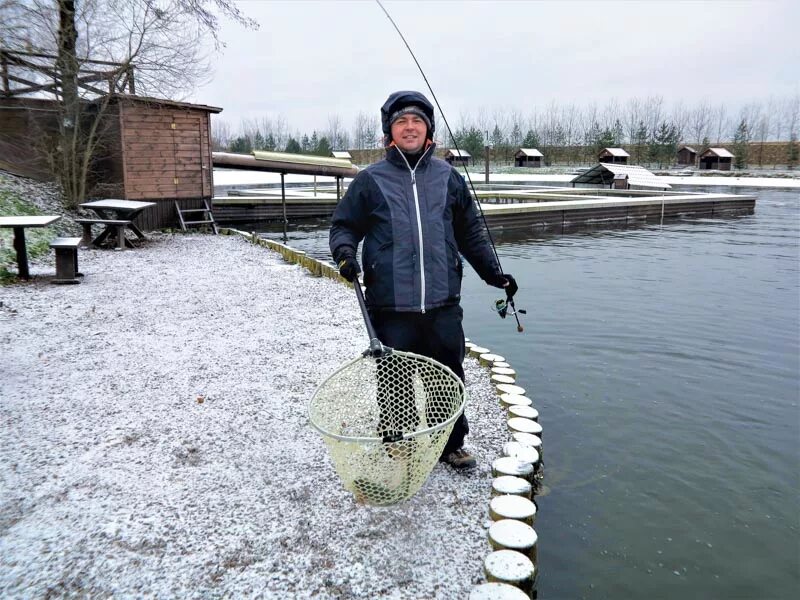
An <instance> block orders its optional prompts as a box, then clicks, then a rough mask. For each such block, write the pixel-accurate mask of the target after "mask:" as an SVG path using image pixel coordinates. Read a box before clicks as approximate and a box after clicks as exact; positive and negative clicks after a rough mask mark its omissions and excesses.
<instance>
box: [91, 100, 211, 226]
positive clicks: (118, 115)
mask: <svg viewBox="0 0 800 600" xmlns="http://www.w3.org/2000/svg"><path fill="white" fill-rule="evenodd" d="M221 111H222V109H221V108H216V107H213V106H206V105H202V104H189V103H186V102H173V101H170V100H160V99H156V98H144V97H141V96H115V99H114V102H113V104H112V106H110V107H109V132H108V138H109V142H108V145H107V149H108V151H107V153H106V158H104V159H102V160H101V161H100V162H99V167H100V171H101V176H100V181H99V182H98V184H97V185H96V186H95V188H94V189H93V190H92V195H93V196H94V197H98V198H125V199H126V200H142V201H148V202H156V207H154V208H151V209H148V210H146V211H145V212H144V213H142V217H143V223H142V225H143V227H146V228H148V229H155V228H159V227H170V226H175V225H176V224H177V222H178V221H177V219H178V215H177V212H176V210H175V202H176V201H177V202H178V204H179V205H180V207H181V209H188V208H203V200H204V199H205V201H207V202H209V201H210V200H211V198H212V196H213V195H214V183H213V180H212V175H213V170H212V164H211V140H210V130H211V124H210V115H211V114H212V113H219V112H221Z"/></svg>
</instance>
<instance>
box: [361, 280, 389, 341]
mask: <svg viewBox="0 0 800 600" xmlns="http://www.w3.org/2000/svg"><path fill="white" fill-rule="evenodd" d="M353 287H354V288H355V290H356V298H358V306H359V307H360V308H361V316H363V317H364V325H365V326H366V328H367V335H369V354H370V355H371V356H375V357H378V356H383V355H384V354H386V353H387V348H385V347H384V346H383V344H381V342H380V340H379V339H378V334H377V333H375V328H374V327H373V326H372V321H371V320H370V318H369V312H367V304H366V302H364V292H362V291H361V282H360V281H359V280H358V277H356V278H355V279H354V280H353Z"/></svg>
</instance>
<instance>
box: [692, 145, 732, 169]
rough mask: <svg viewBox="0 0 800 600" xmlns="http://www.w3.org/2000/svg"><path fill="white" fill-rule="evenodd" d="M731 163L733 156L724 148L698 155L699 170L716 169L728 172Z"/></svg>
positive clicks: (712, 149) (713, 149) (710, 149)
mask: <svg viewBox="0 0 800 600" xmlns="http://www.w3.org/2000/svg"><path fill="white" fill-rule="evenodd" d="M732 163H733V154H731V153H730V152H729V151H728V150H726V149H725V148H709V149H708V150H706V151H705V152H703V153H702V154H701V155H700V165H699V166H700V168H701V169H716V170H718V171H730V170H731V164H732Z"/></svg>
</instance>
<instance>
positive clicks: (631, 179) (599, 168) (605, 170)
mask: <svg viewBox="0 0 800 600" xmlns="http://www.w3.org/2000/svg"><path fill="white" fill-rule="evenodd" d="M619 175H626V176H627V177H628V183H629V184H630V185H632V186H640V187H648V188H658V189H668V188H670V187H672V186H670V185H669V184H668V183H665V182H664V181H663V180H659V178H658V177H657V176H656V175H654V174H653V173H651V172H650V171H648V170H647V169H645V168H644V167H640V166H638V165H617V164H614V163H600V164H597V165H595V166H594V167H592V168H591V169H589V170H588V171H584V172H583V173H581V174H580V175H576V176H575V177H573V178H572V180H571V182H570V183H589V184H601V183H602V184H606V185H607V184H609V183H611V182H612V181H613V180H614V177H615V176H619Z"/></svg>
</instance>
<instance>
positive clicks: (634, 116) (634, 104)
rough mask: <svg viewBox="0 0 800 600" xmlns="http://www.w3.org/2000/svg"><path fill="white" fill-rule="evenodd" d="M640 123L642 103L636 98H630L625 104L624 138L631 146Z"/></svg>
mask: <svg viewBox="0 0 800 600" xmlns="http://www.w3.org/2000/svg"><path fill="white" fill-rule="evenodd" d="M641 121H642V103H641V101H640V100H639V99H638V98H631V99H630V100H628V102H627V103H626V104H625V110H624V120H623V123H624V125H625V136H626V137H627V138H628V143H629V144H633V143H634V140H635V139H636V134H637V132H638V130H639V124H640V123H641Z"/></svg>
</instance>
